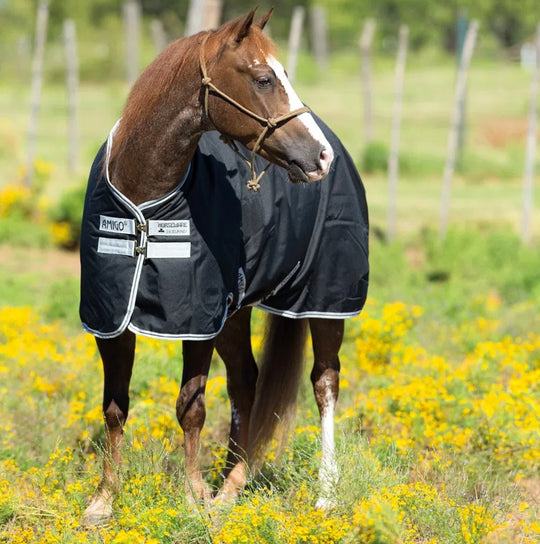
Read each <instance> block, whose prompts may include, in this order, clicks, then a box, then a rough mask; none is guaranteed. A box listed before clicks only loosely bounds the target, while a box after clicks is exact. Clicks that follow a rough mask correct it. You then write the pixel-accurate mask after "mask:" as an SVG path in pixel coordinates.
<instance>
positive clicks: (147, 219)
mask: <svg viewBox="0 0 540 544" xmlns="http://www.w3.org/2000/svg"><path fill="white" fill-rule="evenodd" d="M317 122H318V124H319V125H320V126H321V128H322V130H323V132H324V133H325V135H326V137H327V139H328V141H329V142H330V144H331V145H332V147H333V149H334V153H335V159H334V162H333V164H332V166H331V170H330V173H329V175H328V176H327V177H326V178H325V179H323V180H321V181H318V182H312V183H309V184H300V185H296V184H292V183H290V181H289V179H288V177H287V173H286V171H285V170H284V169H282V168H279V167H276V166H273V167H271V168H270V169H269V171H268V172H267V173H266V174H265V175H264V177H263V178H262V180H261V188H260V190H259V191H258V192H253V191H250V190H249V189H247V187H246V180H247V178H248V177H249V168H248V167H247V166H246V164H245V163H244V162H243V160H242V159H241V158H240V157H239V156H238V155H237V154H236V153H234V152H233V151H232V150H231V149H230V148H229V147H228V146H226V145H225V144H224V143H223V142H221V141H220V139H219V134H218V133H217V132H210V133H206V134H204V135H203V137H202V138H201V140H200V143H199V146H198V149H197V152H196V153H195V156H194V157H193V160H192V161H191V165H190V169H189V171H188V173H187V174H186V176H185V178H184V180H182V181H181V182H180V183H179V184H178V186H177V187H176V188H175V189H174V190H173V191H172V192H170V193H169V194H167V195H165V196H163V197H162V198H160V199H158V200H154V201H151V202H146V203H144V204H141V205H138V206H136V205H135V204H134V203H132V202H131V201H130V200H129V199H128V198H127V197H126V196H125V195H123V194H122V193H121V192H120V191H118V190H117V189H116V188H115V187H114V186H113V185H112V184H111V183H110V180H109V179H108V174H107V169H106V168H105V169H103V168H102V166H103V161H108V152H107V150H108V149H110V145H111V141H112V138H113V135H114V130H113V131H112V132H111V135H110V136H109V140H108V141H107V143H106V144H104V145H103V146H102V148H101V149H100V151H99V152H98V154H97V156H96V158H95V160H94V163H93V165H92V168H91V171H90V176H89V181H88V187H87V192H86V198H85V203H84V214H83V222H82V234H81V301H80V316H81V320H82V323H83V327H84V328H85V329H86V330H87V331H88V332H90V333H92V334H94V335H95V336H98V337H101V338H113V337H116V336H118V335H119V334H121V333H122V332H123V331H124V330H125V329H126V328H129V329H130V330H131V331H133V332H135V333H137V334H142V335H146V336H152V337H157V338H169V339H186V340H202V339H209V338H212V337H214V336H216V335H217V334H218V333H219V331H220V330H221V328H222V327H223V324H224V322H225V319H226V318H227V316H228V315H231V314H232V313H233V312H235V311H236V310H237V309H238V308H240V307H241V306H245V305H253V306H257V307H259V308H262V309H263V310H266V311H269V312H273V313H276V314H280V315H284V316H287V317H292V318H302V317H329V318H346V317H353V316H355V315H357V314H358V313H359V312H360V311H361V309H362V307H363V305H364V302H365V298H366V294H367V286H368V275H369V266H368V212H367V206H366V199H365V191H364V187H363V185H362V181H361V179H360V176H359V175H358V172H357V171H356V168H355V166H354V163H353V161H352V160H351V157H350V156H349V154H348V153H347V151H346V150H345V149H344V147H343V146H342V144H341V142H340V141H339V140H338V138H337V137H336V136H335V135H334V134H333V132H332V131H331V130H330V129H329V128H328V127H326V125H324V124H323V123H322V121H320V119H317ZM264 165H265V162H264V161H263V160H262V159H260V158H257V169H258V170H260V169H261V168H263V167H264ZM103 172H104V173H103Z"/></svg>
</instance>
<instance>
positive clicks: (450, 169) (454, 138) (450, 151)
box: [439, 20, 478, 239]
mask: <svg viewBox="0 0 540 544" xmlns="http://www.w3.org/2000/svg"><path fill="white" fill-rule="evenodd" d="M477 34H478V21H477V20H474V21H472V22H471V24H470V25H469V28H468V30H467V36H466V38H465V44H464V46H463V54H462V55H461V59H460V62H459V67H458V73H457V81H456V90H455V96H454V108H453V112H452V119H451V123H450V133H449V135H448V148H447V152H446V164H445V167H444V174H443V182H442V192H441V193H442V194H441V216H440V224H439V236H440V238H441V239H443V238H444V237H445V236H446V231H447V228H448V213H449V209H450V189H451V185H452V177H453V175H454V169H455V165H456V156H457V152H458V144H459V127H460V126H461V125H462V120H461V118H460V117H461V115H463V111H464V108H463V101H464V100H465V92H466V90H467V75H468V69H469V64H470V62H471V58H472V54H473V51H474V44H475V42H476V36H477Z"/></svg>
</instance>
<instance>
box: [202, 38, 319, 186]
mask: <svg viewBox="0 0 540 544" xmlns="http://www.w3.org/2000/svg"><path fill="white" fill-rule="evenodd" d="M208 37H209V34H207V35H206V36H205V37H204V38H203V40H202V43H201V50H200V67H201V74H202V79H201V84H202V86H203V88H204V113H205V115H206V116H207V117H209V114H208V95H209V94H210V91H213V92H214V93H215V94H216V95H218V96H220V97H221V98H223V99H224V100H226V101H227V102H229V104H231V105H233V106H234V107H235V108H237V109H238V110H240V111H241V112H242V113H245V114H246V115H248V116H249V117H251V118H252V119H255V121H257V122H259V123H260V124H261V125H262V126H263V129H262V132H261V133H260V134H259V137H258V138H257V140H256V142H255V145H254V146H253V149H252V151H251V157H249V158H248V157H246V156H245V155H244V154H243V153H242V152H241V151H240V149H239V148H238V145H237V144H236V142H235V141H234V140H233V139H232V138H230V137H229V136H227V135H225V134H221V139H222V140H223V141H224V142H225V143H226V144H227V145H229V146H230V147H231V148H232V149H233V150H234V152H235V153H237V154H238V155H240V157H242V159H243V160H244V162H245V163H246V164H247V165H248V166H249V168H250V170H251V179H250V180H249V181H248V183H247V187H248V189H251V190H253V191H258V190H259V189H260V183H259V181H260V180H261V178H262V177H263V176H264V174H265V173H266V171H267V170H268V168H269V167H270V166H271V163H270V162H269V163H268V164H267V165H266V167H265V168H264V169H263V170H262V171H261V172H260V173H259V174H257V172H255V155H256V154H257V151H258V150H259V149H260V148H261V147H262V143H263V141H264V139H265V138H266V137H267V136H268V133H269V132H270V131H272V130H275V129H277V128H279V127H280V126H281V125H284V124H285V123H286V122H287V121H290V120H291V119H293V118H294V117H297V116H298V115H300V114H302V113H307V112H310V111H311V110H310V109H309V108H308V107H307V106H303V107H301V108H298V109H296V110H293V111H290V112H288V113H285V114H283V115H280V116H279V117H268V118H266V117H262V116H261V115H259V114H257V113H255V112H254V111H251V110H250V109H249V108H246V107H245V106H243V105H242V104H240V103H239V102H237V101H236V100H235V99H234V98H232V97H231V96H229V95H228V94H226V93H224V92H223V91H221V90H220V89H218V88H217V87H216V86H215V85H214V84H213V83H212V78H211V77H209V76H208V71H207V69H206V58H205V56H204V49H205V45H206V42H207V40H208Z"/></svg>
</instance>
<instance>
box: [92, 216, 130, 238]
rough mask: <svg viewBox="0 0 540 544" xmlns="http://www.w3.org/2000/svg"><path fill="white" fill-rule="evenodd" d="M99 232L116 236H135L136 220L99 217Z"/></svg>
mask: <svg viewBox="0 0 540 544" xmlns="http://www.w3.org/2000/svg"><path fill="white" fill-rule="evenodd" d="M99 230H100V231H102V232H114V233H115V234H135V220H134V219H125V218H122V217H109V216H108V215H100V216H99Z"/></svg>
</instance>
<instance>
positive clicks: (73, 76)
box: [64, 19, 79, 172]
mask: <svg viewBox="0 0 540 544" xmlns="http://www.w3.org/2000/svg"><path fill="white" fill-rule="evenodd" d="M64 50H65V55H66V86H67V113H68V130H67V138H68V161H67V162H68V169H69V171H70V172H76V171H77V167H78V163H79V115H78V99H77V96H78V89H79V63H78V58H77V31H76V28H75V22H74V21H73V20H72V19H67V20H65V21H64Z"/></svg>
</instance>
